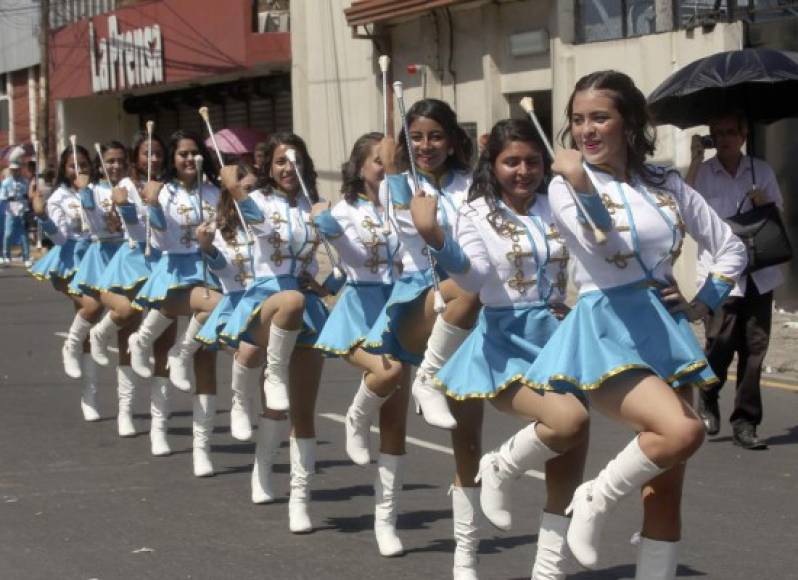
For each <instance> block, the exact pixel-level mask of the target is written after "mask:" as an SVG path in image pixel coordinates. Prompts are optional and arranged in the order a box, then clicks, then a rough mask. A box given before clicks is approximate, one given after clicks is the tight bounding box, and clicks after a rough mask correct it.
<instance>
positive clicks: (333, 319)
mask: <svg viewBox="0 0 798 580" xmlns="http://www.w3.org/2000/svg"><path fill="white" fill-rule="evenodd" d="M381 139H382V134H381V133H368V134H366V135H363V136H362V137H360V138H359V139H358V140H357V141H356V142H355V145H354V147H353V148H352V153H351V154H350V156H349V161H347V162H346V163H344V165H343V168H342V178H343V185H342V187H341V193H342V194H343V196H344V199H342V200H341V201H340V202H338V203H337V204H336V206H335V207H334V208H333V209H332V211H330V209H329V204H327V203H320V204H317V205H316V206H314V221H315V223H316V225H317V227H318V228H319V230H320V231H321V232H322V234H323V235H324V236H325V237H327V239H329V240H330V243H331V244H332V245H333V246H335V249H336V250H337V251H338V254H339V255H340V256H341V262H342V263H343V265H344V267H345V269H346V274H347V282H346V286H345V288H344V290H343V292H342V293H341V296H340V298H339V299H338V302H337V303H336V305H335V308H334V309H333V311H332V313H331V314H330V318H329V320H327V323H326V324H325V325H324V330H322V332H321V335H320V336H319V339H318V341H317V342H316V345H315V346H316V348H318V349H320V350H322V351H323V352H324V353H325V354H327V355H328V356H341V357H343V358H344V359H346V361H347V362H349V363H350V364H352V365H354V366H355V367H357V368H359V369H360V370H362V371H363V378H362V380H361V382H360V388H359V389H358V391H357V394H356V395H355V399H354V401H353V402H352V405H351V406H350V407H349V410H348V412H347V415H346V450H347V453H348V454H349V457H350V458H351V459H352V461H354V462H355V463H356V464H358V465H367V464H368V463H369V462H370V461H371V455H370V451H369V440H368V438H369V431H370V427H371V420H372V418H373V416H374V415H375V414H376V413H377V411H378V410H379V415H380V419H379V423H380V455H379V459H378V460H377V477H376V480H375V482H374V500H375V510H374V534H375V536H376V538H377V546H378V548H379V551H380V554H382V555H383V556H398V555H400V554H402V553H403V552H404V548H403V547H402V542H401V540H400V539H399V537H398V536H397V535H396V515H397V499H398V495H399V492H400V491H401V487H402V473H401V467H402V466H401V463H402V456H403V455H404V454H405V433H406V424H407V403H408V399H409V396H410V389H409V386H410V380H409V379H410V367H409V366H408V365H405V366H403V365H402V364H401V363H400V362H399V361H397V360H395V359H392V358H389V357H388V356H387V355H381V354H373V353H370V352H367V351H365V350H364V349H363V348H361V347H360V344H362V342H363V341H364V340H365V338H366V335H367V334H368V332H369V329H370V328H371V327H372V326H373V324H374V321H375V320H376V318H377V316H379V314H380V312H381V310H382V308H383V306H385V303H386V302H387V300H388V297H389V296H390V294H391V289H392V288H393V281H394V280H395V278H396V277H397V274H398V271H399V268H400V267H401V256H400V255H399V253H398V252H399V240H398V237H397V234H396V226H395V225H394V224H386V222H385V210H384V205H383V203H382V200H380V198H379V195H378V194H379V189H380V183H381V182H382V180H383V177H384V173H385V171H384V169H383V166H382V162H381V161H380V158H379V151H378V149H379V144H380V140H381ZM386 226H387V227H386ZM397 387H400V388H399V389H398V390H397ZM401 387H404V388H401ZM387 397H390V399H388V400H387V401H386V399H387Z"/></svg>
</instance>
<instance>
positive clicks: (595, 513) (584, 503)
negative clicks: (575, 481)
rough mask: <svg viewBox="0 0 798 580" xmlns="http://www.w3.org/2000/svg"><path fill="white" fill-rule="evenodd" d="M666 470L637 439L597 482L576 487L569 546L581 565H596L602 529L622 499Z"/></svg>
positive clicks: (603, 472)
mask: <svg viewBox="0 0 798 580" xmlns="http://www.w3.org/2000/svg"><path fill="white" fill-rule="evenodd" d="M663 471H664V469H662V468H660V467H659V466H657V465H656V464H655V463H654V462H652V461H651V460H650V459H649V458H648V457H646V454H645V453H643V450H642V449H640V444H639V442H638V438H637V437H635V438H634V439H633V440H632V442H631V443H629V445H627V446H626V447H625V448H624V449H623V451H621V452H620V453H619V454H618V455H616V456H615V458H614V459H612V460H611V461H610V462H609V463H608V464H607V466H606V467H605V468H604V469H602V470H601V472H600V473H599V474H598V476H596V479H594V480H592V481H587V482H585V483H583V484H582V485H580V486H579V487H578V488H576V492H574V498H573V500H572V501H571V505H570V506H569V507H568V510H567V511H566V513H571V514H573V515H572V517H571V525H570V527H569V528H568V547H569V548H570V549H571V553H572V554H573V555H574V558H576V559H577V561H578V562H579V563H580V564H582V566H584V567H585V568H594V567H595V566H596V564H597V562H598V544H599V539H600V537H601V530H602V528H603V527H604V524H605V523H606V521H607V516H609V514H610V512H611V511H612V510H613V508H614V507H615V506H616V505H617V504H618V502H619V501H620V500H621V498H623V497H624V496H626V495H627V494H629V493H631V492H632V491H634V490H636V489H638V488H639V487H640V486H641V485H643V484H644V483H646V482H647V481H649V480H650V479H652V478H653V477H655V476H657V475H659V474H660V473H662V472H663Z"/></svg>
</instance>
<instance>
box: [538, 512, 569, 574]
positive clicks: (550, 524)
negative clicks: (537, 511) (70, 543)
mask: <svg viewBox="0 0 798 580" xmlns="http://www.w3.org/2000/svg"><path fill="white" fill-rule="evenodd" d="M570 523H571V520H570V519H569V518H566V517H565V516H560V515H557V514H550V513H548V512H543V514H542V515H541V518H540V531H539V532H538V549H537V553H536V555H535V564H534V566H532V580H565V563H566V561H567V559H568V545H567V544H566V542H565V535H566V534H567V533H568V525H569V524H570Z"/></svg>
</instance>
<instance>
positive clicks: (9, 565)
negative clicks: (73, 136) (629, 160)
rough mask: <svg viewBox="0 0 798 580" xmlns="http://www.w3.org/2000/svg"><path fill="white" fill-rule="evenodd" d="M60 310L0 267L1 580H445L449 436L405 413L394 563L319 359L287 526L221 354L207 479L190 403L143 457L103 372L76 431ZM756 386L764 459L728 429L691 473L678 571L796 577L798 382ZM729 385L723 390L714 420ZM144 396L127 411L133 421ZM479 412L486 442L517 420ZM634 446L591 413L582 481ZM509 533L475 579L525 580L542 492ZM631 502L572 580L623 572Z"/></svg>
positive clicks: (489, 547)
mask: <svg viewBox="0 0 798 580" xmlns="http://www.w3.org/2000/svg"><path fill="white" fill-rule="evenodd" d="M71 317H72V308H71V306H70V305H69V304H68V303H67V300H66V299H65V298H64V297H63V296H61V295H60V294H57V293H56V292H54V291H53V290H52V289H51V288H50V287H49V286H48V285H47V284H44V283H40V282H36V281H34V280H33V279H31V278H30V277H29V276H27V275H26V274H25V273H24V272H23V271H22V270H21V269H19V268H8V269H5V270H2V271H0V325H1V326H0V328H2V333H1V334H0V353H2V354H1V355H0V580H16V579H25V580H39V579H42V580H44V579H53V578H58V579H64V580H72V579H76V580H88V579H98V580H116V579H119V580H127V579H136V580H139V579H201V580H206V579H208V580H215V579H220V578H236V579H239V580H247V579H250V578H252V579H255V578H257V579H264V578H268V579H314V580H315V579H320V578H347V579H359V578H369V579H373V578H379V579H380V580H391V579H401V580H406V579H407V578H436V579H439V578H440V579H446V578H451V559H452V550H453V542H452V539H451V538H452V522H451V503H450V499H449V497H448V495H447V491H448V488H449V482H450V480H451V478H452V459H451V456H450V454H448V452H447V450H448V445H447V443H448V441H447V435H446V433H444V432H441V431H438V430H434V429H432V428H429V427H427V426H426V425H425V424H424V423H423V421H422V420H420V419H419V418H417V417H415V416H412V417H411V419H410V422H411V424H410V426H409V434H410V435H411V436H412V438H413V439H412V441H411V444H410V445H409V446H408V454H407V457H406V466H407V469H406V474H405V477H404V481H405V485H404V492H403V494H402V496H401V500H400V502H401V503H400V508H401V511H400V513H401V515H400V518H399V527H400V534H401V537H402V539H403V541H404V544H405V547H406V549H407V554H406V555H405V556H403V557H401V558H394V559H386V558H381V557H380V556H379V555H378V553H377V550H376V544H375V541H374V538H373V532H372V530H371V521H372V513H373V492H372V488H371V484H372V481H373V478H374V475H375V467H374V465H371V466H368V467H365V468H362V467H356V466H354V465H353V464H352V463H351V462H350V461H349V460H348V459H347V458H346V454H345V452H344V446H343V439H344V438H343V425H342V424H341V423H340V417H341V416H342V415H343V414H344V412H345V410H346V406H347V404H348V402H349V400H350V399H351V397H352V394H353V391H354V388H355V386H356V384H357V373H356V372H354V371H353V370H352V369H350V368H348V367H347V366H346V365H345V364H343V363H341V362H340V361H334V360H333V361H328V363H327V366H326V368H325V371H324V377H323V382H322V388H321V394H320V398H319V402H318V412H319V418H318V420H317V432H318V433H317V435H318V463H317V468H318V475H317V476H315V477H314V478H313V503H312V512H311V514H312V517H313V520H314V524H315V526H316V530H315V531H314V532H313V533H312V534H309V535H306V536H296V535H292V534H290V533H289V532H288V523H287V503H286V499H285V497H284V498H282V499H281V500H280V501H278V502H277V503H276V504H272V505H267V506H255V505H253V504H251V503H250V501H249V479H250V470H251V463H252V454H253V449H254V445H253V444H252V443H240V442H237V441H235V440H233V439H232V438H231V437H230V433H229V428H228V425H229V415H228V410H229V400H230V390H229V366H230V358H229V356H228V355H226V354H220V355H219V368H220V373H219V377H220V390H219V392H220V397H219V411H218V413H217V417H216V419H217V422H216V429H215V432H214V437H213V460H214V464H215V467H216V469H217V471H218V474H217V475H216V476H215V477H212V478H205V479H197V478H194V477H193V475H192V474H191V416H190V413H191V411H190V410H191V401H190V398H189V397H188V396H187V395H183V394H181V393H178V392H176V391H173V402H174V405H173V407H174V415H173V418H172V420H171V421H170V429H169V437H170V442H171V445H172V448H173V449H174V451H175V452H174V453H173V455H172V456H170V457H165V458H153V457H151V456H150V455H149V440H148V437H147V435H146V433H142V434H140V435H139V436H137V437H135V438H132V439H119V438H118V437H117V436H116V432H115V427H116V423H115V419H114V414H115V384H114V381H113V376H114V375H113V371H112V370H110V369H104V370H103V371H102V372H101V377H102V382H101V389H100V396H99V399H100V404H101V408H102V414H103V420H102V421H100V422H98V423H85V422H83V421H82V418H81V413H80V408H79V392H80V385H79V381H72V380H69V379H67V378H65V376H64V374H63V371H62V368H61V363H60V347H61V344H62V340H63V339H62V338H60V337H59V336H57V335H56V334H55V333H57V332H64V331H65V330H66V329H67V327H68V325H69V322H70V320H71ZM780 384H781V388H765V389H764V392H763V396H764V401H765V424H764V425H763V426H762V427H761V429H760V434H761V436H763V437H764V438H766V439H767V441H768V443H769V445H770V449H769V450H767V451H759V452H752V451H743V450H741V449H740V448H738V447H735V446H733V445H732V443H731V440H730V429H729V426H728V424H727V423H726V424H724V425H723V429H722V431H721V433H720V435H719V436H718V437H716V438H714V439H712V440H708V441H707V442H706V443H705V445H704V446H703V447H702V448H701V450H700V451H699V452H698V454H697V455H696V457H695V458H693V460H691V462H690V468H689V474H688V483H687V488H686V491H685V498H684V506H683V514H684V530H685V531H684V542H683V544H682V550H681V557H680V565H679V568H678V571H677V577H678V578H697V579H712V580H715V579H722V580H757V579H771V580H782V579H796V578H798V554H796V549H795V539H796V537H798V493H797V492H798V413H797V412H796V410H798V389H796V388H794V387H791V386H790V385H789V384H788V383H780ZM732 391H733V389H731V388H727V389H725V390H724V396H723V399H722V401H721V403H722V411H723V412H724V413H725V414H726V415H728V413H729V412H730V408H731V397H732V394H733V392H732ZM147 409H148V407H147V403H146V401H145V398H144V397H140V398H139V400H138V401H137V403H136V411H137V423H138V427H139V429H140V430H141V431H144V430H145V429H146V428H147V421H148V415H147ZM519 425H520V423H519V422H518V421H516V420H514V419H512V418H508V417H506V416H503V415H500V414H498V413H497V412H495V411H493V410H488V412H487V413H486V421H485V428H484V433H485V445H486V447H487V446H493V445H495V444H496V443H497V442H499V441H500V440H501V439H502V438H504V437H506V436H507V435H509V434H510V433H512V432H513V431H515V430H516V429H517V428H518V427H519ZM630 438H631V433H630V432H629V431H627V430H625V429H623V428H621V427H619V426H618V425H616V424H613V423H610V422H608V421H607V420H605V419H603V418H602V417H599V416H595V417H594V419H593V425H592V429H591V452H590V457H589V463H588V466H587V470H586V474H587V476H588V477H592V476H594V475H595V474H596V473H597V472H598V470H599V469H600V468H601V467H602V466H603V465H604V464H605V463H606V462H607V461H608V460H609V459H610V457H611V456H612V455H614V454H615V453H617V452H618V451H619V450H620V449H621V448H622V447H623V446H624V445H625V444H626V443H627V442H628V441H629V439H630ZM287 462H288V449H287V447H286V445H283V447H282V448H281V450H280V452H279V456H278V459H277V464H276V474H275V480H276V489H278V490H280V491H281V492H287V489H288V465H287ZM514 498H515V504H514V505H515V508H516V510H515V514H514V529H513V530H512V531H510V532H499V531H497V530H495V529H493V528H490V527H488V526H484V527H483V529H482V535H483V541H482V544H481V556H480V558H481V559H480V572H481V575H480V577H481V578H482V579H483V580H491V579H503V580H505V579H520V578H529V571H530V563H531V559H532V555H533V553H534V549H535V541H536V532H537V526H538V516H539V512H540V509H541V506H542V503H543V499H544V486H543V482H542V481H541V480H540V479H538V478H536V477H524V478H522V479H521V480H519V482H518V483H517V484H516V486H515V494H514ZM639 525H640V506H639V501H638V500H637V499H636V498H635V497H630V498H628V499H626V500H625V501H624V502H623V503H622V504H621V506H620V508H619V509H618V510H617V511H616V512H615V514H614V515H613V518H612V519H611V521H610V523H609V525H608V527H607V530H606V535H605V537H604V543H603V551H602V559H601V567H600V569H599V570H596V571H590V572H589V571H584V570H579V569H578V568H577V567H576V566H575V565H574V566H573V567H572V574H571V575H569V578H573V579H577V580H609V579H620V578H630V579H631V578H633V577H634V561H635V548H634V546H632V545H631V544H630V537H631V536H632V534H633V533H634V532H635V531H636V530H637V529H638V527H639Z"/></svg>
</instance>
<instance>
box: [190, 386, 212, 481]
mask: <svg viewBox="0 0 798 580" xmlns="http://www.w3.org/2000/svg"><path fill="white" fill-rule="evenodd" d="M215 415H216V395H195V396H194V420H193V425H192V426H193V432H194V454H193V455H194V475H195V476H196V477H209V476H211V475H213V463H211V434H212V433H213V419H214V416H215Z"/></svg>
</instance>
